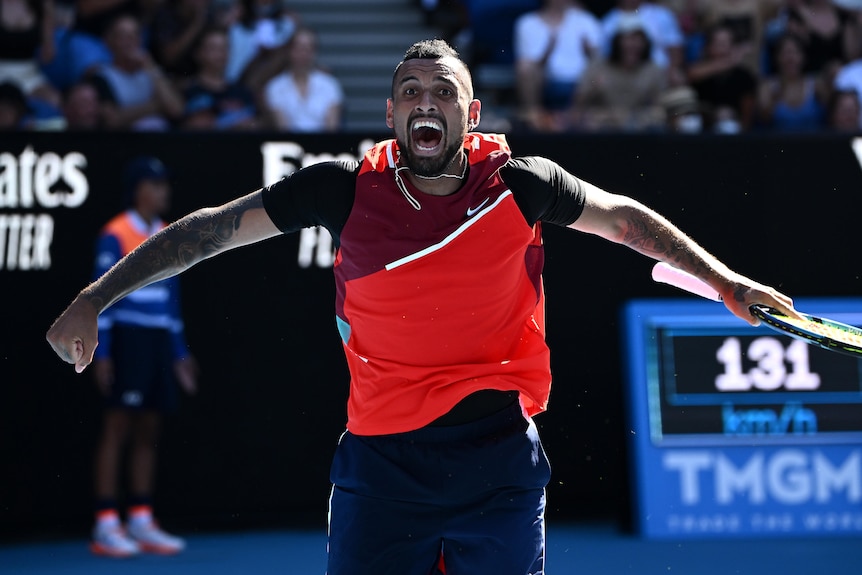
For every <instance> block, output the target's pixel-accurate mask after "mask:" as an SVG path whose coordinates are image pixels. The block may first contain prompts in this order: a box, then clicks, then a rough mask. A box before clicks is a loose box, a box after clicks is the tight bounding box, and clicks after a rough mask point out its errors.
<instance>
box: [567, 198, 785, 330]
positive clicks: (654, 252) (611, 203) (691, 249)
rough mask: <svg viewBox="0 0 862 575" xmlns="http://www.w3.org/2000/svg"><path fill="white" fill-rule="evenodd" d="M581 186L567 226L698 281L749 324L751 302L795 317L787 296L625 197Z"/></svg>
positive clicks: (750, 320) (648, 209)
mask: <svg viewBox="0 0 862 575" xmlns="http://www.w3.org/2000/svg"><path fill="white" fill-rule="evenodd" d="M581 184H582V186H584V188H583V189H584V206H583V211H582V213H581V215H580V217H578V219H577V220H575V221H574V222H573V223H571V224H569V226H568V227H570V228H572V229H575V230H579V231H582V232H587V233H590V234H595V235H597V236H600V237H603V238H605V239H607V240H610V241H612V242H616V243H619V244H623V245H626V246H628V247H629V248H631V249H633V250H635V251H637V252H640V253H642V254H644V255H646V256H649V257H651V258H653V259H656V260H659V261H664V262H667V263H669V264H671V265H673V266H674V267H676V268H679V269H681V270H683V271H686V272H688V273H690V274H692V275H694V276H696V277H698V278H700V279H701V280H703V281H705V282H706V283H708V284H709V285H710V286H712V287H713V288H714V289H715V290H716V291H717V292H718V293H720V294H721V296H722V298H723V299H724V303H725V305H726V306H727V308H728V309H729V310H730V311H731V312H732V313H733V314H734V315H736V316H738V317H740V318H742V319H743V320H745V321H747V322H748V323H750V324H752V325H757V324H758V323H759V321H758V320H757V318H755V317H754V316H752V315H751V313H750V312H749V309H748V308H749V306H751V305H754V304H762V305H767V306H770V307H774V308H776V309H778V310H780V311H782V312H784V313H786V314H789V315H791V316H796V315H797V313H796V312H795V311H794V310H793V301H792V300H791V298H790V297H788V296H786V295H784V294H782V293H780V292H778V291H776V290H775V289H773V288H771V287H768V286H765V285H763V284H760V283H758V282H755V281H753V280H751V279H749V278H747V277H745V276H743V275H741V274H738V273H736V272H734V271H732V270H731V269H730V268H728V267H727V266H726V265H725V264H724V263H722V262H721V261H719V260H718V258H716V257H715V256H713V255H712V254H710V253H709V252H707V251H706V250H705V249H704V248H702V247H701V246H700V245H698V244H697V243H696V242H695V241H694V240H692V239H691V238H689V237H688V236H687V235H685V234H684V233H683V232H682V231H681V230H680V229H679V228H677V227H676V226H675V225H673V224H672V223H671V222H670V221H668V220H667V219H666V218H665V217H663V216H661V215H660V214H658V213H657V212H655V211H653V210H652V209H650V208H648V207H646V206H645V205H643V204H641V203H640V202H638V201H637V200H635V199H633V198H630V197H628V196H623V195H617V194H611V193H609V192H606V191H604V190H602V189H600V188H598V187H596V186H594V185H592V184H589V183H587V182H583V181H582V182H581Z"/></svg>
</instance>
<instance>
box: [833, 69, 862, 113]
mask: <svg viewBox="0 0 862 575" xmlns="http://www.w3.org/2000/svg"><path fill="white" fill-rule="evenodd" d="M832 89H833V90H835V91H841V92H851V93H854V94H856V96H857V97H858V98H859V104H860V106H862V58H859V59H857V60H854V61H853V62H850V63H848V64H845V65H844V66H842V67H841V68H840V69H839V70H838V72H837V74H836V75H835V80H834V82H833V85H832ZM859 127H860V128H862V123H860V125H859Z"/></svg>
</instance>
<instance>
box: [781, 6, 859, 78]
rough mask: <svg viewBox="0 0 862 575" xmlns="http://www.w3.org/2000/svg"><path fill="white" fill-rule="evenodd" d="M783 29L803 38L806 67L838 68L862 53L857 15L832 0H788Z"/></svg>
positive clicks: (815, 69)
mask: <svg viewBox="0 0 862 575" xmlns="http://www.w3.org/2000/svg"><path fill="white" fill-rule="evenodd" d="M787 4H788V6H787V9H786V11H785V15H784V16H785V30H786V31H787V32H791V33H793V34H795V35H797V36H799V37H800V38H801V39H802V40H803V41H804V42H805V61H806V67H805V71H806V72H809V73H819V72H822V71H825V70H826V69H827V68H830V67H832V68H838V67H840V66H842V65H843V64H845V63H847V62H850V61H852V60H855V59H857V58H859V57H861V56H862V28H860V22H859V15H858V13H856V12H853V11H850V10H844V9H841V8H839V7H838V6H836V5H835V3H834V2H833V1H832V0H789V1H788V2H787Z"/></svg>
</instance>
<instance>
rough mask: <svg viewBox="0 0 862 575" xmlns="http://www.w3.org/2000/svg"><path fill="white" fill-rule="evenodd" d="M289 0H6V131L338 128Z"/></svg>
mask: <svg viewBox="0 0 862 575" xmlns="http://www.w3.org/2000/svg"><path fill="white" fill-rule="evenodd" d="M316 50H317V35H316V33H315V32H314V31H313V30H311V29H308V28H305V27H303V26H302V25H301V23H300V22H299V19H298V18H297V17H296V16H295V15H294V14H293V13H292V12H291V11H290V10H289V8H288V6H287V3H285V2H282V1H280V0H171V1H166V0H0V129H38V130H138V131H160V130H181V129H196V130H248V129H266V128H269V129H284V130H290V131H295V132H303V131H306V132H307V131H311V132H322V131H333V130H336V129H338V128H339V123H340V121H341V109H342V106H343V93H342V90H341V86H340V84H339V83H338V81H337V80H336V79H335V78H334V77H333V76H332V75H331V74H329V73H327V72H326V71H324V70H322V69H320V68H319V67H318V66H317V64H316Z"/></svg>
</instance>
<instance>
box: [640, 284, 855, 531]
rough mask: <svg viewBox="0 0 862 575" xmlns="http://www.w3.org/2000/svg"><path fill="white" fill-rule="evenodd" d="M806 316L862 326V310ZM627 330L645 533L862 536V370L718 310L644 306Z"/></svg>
mask: <svg viewBox="0 0 862 575" xmlns="http://www.w3.org/2000/svg"><path fill="white" fill-rule="evenodd" d="M796 307H797V309H800V310H802V311H805V312H807V313H811V314H814V315H821V316H824V317H829V318H832V319H835V320H838V321H841V322H843V323H848V324H851V325H857V326H858V325H862V299H828V300H827V299H810V300H805V299H798V300H796ZM624 320H625V326H626V331H625V342H624V344H625V346H626V356H627V359H628V373H627V385H628V387H629V389H628V399H629V401H628V407H629V423H630V427H631V429H630V433H629V437H630V443H631V455H632V464H633V465H632V469H633V470H634V477H633V485H634V500H635V505H634V506H633V510H634V514H635V523H636V525H637V527H638V529H639V531H640V532H641V533H642V534H644V535H646V536H652V537H685V536H701V537H703V536H733V535H740V536H741V535H780V534H788V535H790V534H797V535H814V534H822V535H836V534H854V533H855V534H859V535H862V361H860V360H859V359H856V358H853V357H849V356H846V355H842V354H838V353H834V352H831V351H827V350H824V349H821V348H818V347H816V346H812V345H809V344H807V343H805V342H803V341H800V340H797V339H794V338H792V337H789V336H786V335H782V334H778V333H777V332H775V331H773V330H771V329H769V328H767V327H763V326H761V327H758V328H753V327H751V326H749V325H748V324H746V323H744V322H742V321H741V320H739V319H738V318H736V317H735V316H733V315H732V314H730V313H729V312H728V311H727V310H726V309H725V307H724V306H723V305H721V304H716V303H713V302H703V301H696V300H660V301H659V300H650V301H635V302H631V303H630V304H629V305H628V306H627V307H626V309H625V318H624Z"/></svg>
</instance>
